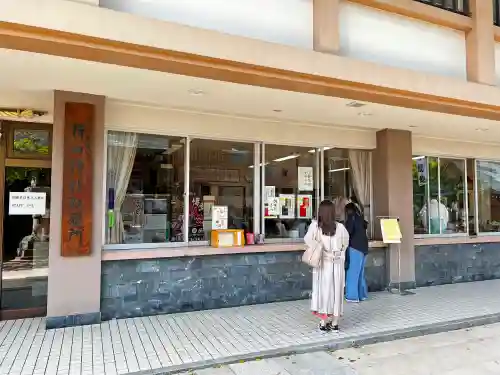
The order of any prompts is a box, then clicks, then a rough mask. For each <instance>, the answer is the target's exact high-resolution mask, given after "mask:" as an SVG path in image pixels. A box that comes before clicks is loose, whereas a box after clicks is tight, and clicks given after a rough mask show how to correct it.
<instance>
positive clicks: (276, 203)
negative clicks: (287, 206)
mask: <svg viewBox="0 0 500 375" xmlns="http://www.w3.org/2000/svg"><path fill="white" fill-rule="evenodd" d="M279 214H280V199H279V198H277V197H270V198H267V201H266V202H265V203H264V217H265V218H268V219H271V218H276V217H278V216H279Z"/></svg>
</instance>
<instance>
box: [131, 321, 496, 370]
mask: <svg viewBox="0 0 500 375" xmlns="http://www.w3.org/2000/svg"><path fill="white" fill-rule="evenodd" d="M499 322H500V313H494V314H486V315H482V316H475V317H471V318H463V319H456V320H450V321H447V322H440V323H432V324H424V325H421V326H414V327H411V328H400V329H395V330H392V331H385V332H381V333H371V334H365V335H359V336H356V337H345V338H337V339H334V338H330V339H328V340H323V341H319V342H315V343H311V344H301V345H292V346H288V347H283V348H277V349H267V350H263V351H260V352H252V353H245V354H241V355H232V356H226V357H221V358H216V359H210V360H202V361H197V362H191V363H187V364H182V365H174V366H169V367H166V368H160V369H153V370H145V371H137V372H130V373H128V374H127V375H173V374H178V373H181V372H185V371H196V370H202V369H206V368H211V367H216V366H221V365H230V364H235V363H239V362H242V361H253V360H256V359H266V358H273V357H281V356H288V355H293V354H303V353H310V352H316V351H323V350H328V351H335V350H339V349H347V348H351V347H359V346H365V345H371V344H376V343H382V342H388V341H395V340H402V339H407V338H412V337H418V336H424V335H431V334H436V333H442V332H449V331H456V330H460V329H466V328H472V327H477V326H481V325H489V324H494V323H499ZM332 335H335V333H332Z"/></svg>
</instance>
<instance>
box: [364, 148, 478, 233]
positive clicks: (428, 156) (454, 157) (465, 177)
mask: <svg viewBox="0 0 500 375" xmlns="http://www.w3.org/2000/svg"><path fill="white" fill-rule="evenodd" d="M418 156H423V157H425V158H426V159H428V158H435V159H437V162H438V166H437V175H438V202H441V159H451V160H462V161H463V162H464V192H465V193H466V194H464V206H465V216H466V217H467V218H469V194H468V191H467V176H468V170H467V158H464V157H457V156H443V155H441V156H437V155H427V154H420V155H417V154H413V155H412V167H413V161H415V159H414V158H415V157H418ZM474 165H475V164H474ZM429 172H430V171H429V168H427V176H426V178H427V184H429ZM476 184H477V178H476V179H475V180H474V196H475V198H476V199H475V201H476V207H477V197H476V195H477V186H476ZM372 188H373V186H372ZM426 190H427V201H430V191H429V188H427V189H426ZM413 194H414V191H412V201H413ZM412 206H413V203H412ZM476 210H477V209H476ZM412 211H413V207H412ZM474 220H475V223H474V226H475V228H477V225H478V220H477V215H475V216H474ZM427 226H428V228H429V227H430V219H429V217H427ZM439 230H440V231H441V228H440V229H439ZM469 233H470V232H469V225H466V231H465V232H463V233H439V234H431V233H426V234H415V229H414V232H413V238H415V239H423V238H453V237H468V236H469Z"/></svg>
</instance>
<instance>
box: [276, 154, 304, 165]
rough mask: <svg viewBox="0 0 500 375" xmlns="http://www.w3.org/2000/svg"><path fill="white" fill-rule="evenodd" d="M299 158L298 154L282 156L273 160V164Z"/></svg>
mask: <svg viewBox="0 0 500 375" xmlns="http://www.w3.org/2000/svg"><path fill="white" fill-rule="evenodd" d="M299 156H300V154H296V155H288V156H283V157H282V158H278V159H274V160H273V161H275V162H278V163H279V162H280V161H285V160H290V159H296V158H298V157H299Z"/></svg>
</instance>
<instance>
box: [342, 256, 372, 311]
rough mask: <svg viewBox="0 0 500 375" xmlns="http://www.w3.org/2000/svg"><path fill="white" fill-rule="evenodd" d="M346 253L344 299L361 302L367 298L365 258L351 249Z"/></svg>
mask: <svg viewBox="0 0 500 375" xmlns="http://www.w3.org/2000/svg"><path fill="white" fill-rule="evenodd" d="M348 251H349V269H348V270H347V274H346V287H345V298H346V299H347V300H349V301H363V300H365V299H367V298H368V287H367V285H366V280H365V261H366V256H365V254H363V253H362V252H361V251H359V250H356V249H354V248H352V247H350V248H349V250H348Z"/></svg>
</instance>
